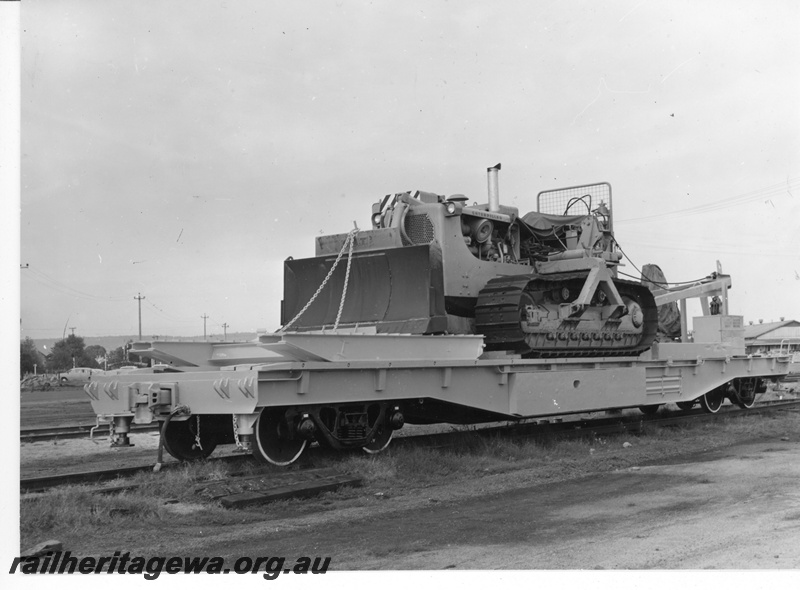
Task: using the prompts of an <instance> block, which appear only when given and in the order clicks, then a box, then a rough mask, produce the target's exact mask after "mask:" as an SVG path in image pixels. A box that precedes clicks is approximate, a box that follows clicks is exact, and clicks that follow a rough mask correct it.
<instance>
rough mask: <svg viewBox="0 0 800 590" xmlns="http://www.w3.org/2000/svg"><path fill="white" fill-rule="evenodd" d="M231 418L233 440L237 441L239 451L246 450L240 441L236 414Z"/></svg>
mask: <svg viewBox="0 0 800 590" xmlns="http://www.w3.org/2000/svg"><path fill="white" fill-rule="evenodd" d="M231 416H232V417H233V440H235V441H236V448H237V450H240V451H241V450H243V449H244V447H243V446H242V443H241V441H240V440H239V421H238V420H237V419H236V414H232V415H231Z"/></svg>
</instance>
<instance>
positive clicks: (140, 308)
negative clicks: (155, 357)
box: [134, 293, 144, 342]
mask: <svg viewBox="0 0 800 590" xmlns="http://www.w3.org/2000/svg"><path fill="white" fill-rule="evenodd" d="M134 299H136V300H138V301H139V342H141V341H142V299H144V297H143V296H142V294H141V293H139V296H138V297H134Z"/></svg>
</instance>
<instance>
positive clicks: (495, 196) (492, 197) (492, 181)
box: [486, 163, 500, 213]
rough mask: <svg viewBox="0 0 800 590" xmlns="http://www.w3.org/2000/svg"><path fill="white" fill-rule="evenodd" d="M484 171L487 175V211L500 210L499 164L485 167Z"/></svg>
mask: <svg viewBox="0 0 800 590" xmlns="http://www.w3.org/2000/svg"><path fill="white" fill-rule="evenodd" d="M486 172H487V173H488V176H489V211H493V212H495V213H497V212H499V211H500V180H499V174H498V172H500V164H499V163H498V164H495V165H494V166H492V167H491V168H487V169H486Z"/></svg>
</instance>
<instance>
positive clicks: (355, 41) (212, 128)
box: [19, 0, 800, 338]
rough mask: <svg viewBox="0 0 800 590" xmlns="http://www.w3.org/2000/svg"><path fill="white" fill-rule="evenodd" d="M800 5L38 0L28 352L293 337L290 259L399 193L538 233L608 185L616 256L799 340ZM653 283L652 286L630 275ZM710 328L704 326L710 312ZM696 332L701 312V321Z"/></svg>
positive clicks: (29, 24)
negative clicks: (704, 283)
mask: <svg viewBox="0 0 800 590" xmlns="http://www.w3.org/2000/svg"><path fill="white" fill-rule="evenodd" d="M798 17H800V4H798V3H797V2H795V1H794V0H786V1H779V0H774V1H770V2H766V3H760V4H758V5H756V4H754V3H752V2H745V1H730V0H726V1H721V0H720V1H708V2H702V3H698V2H690V1H679V0H676V1H672V0H671V1H670V2H656V1H650V2H648V1H641V0H630V1H623V0H620V1H615V2H596V1H586V2H584V1H561V2H559V1H553V2H527V1H516V2H492V3H488V2H485V1H480V2H478V1H475V2H473V1H460V2H445V1H428V2H419V1H403V2H374V3H373V2H363V1H350V0H337V1H330V2H329V1H307V2H297V3H292V2H263V1H243V0H236V1H233V0H227V1H208V0H191V1H188V0H171V1H170V2H162V1H147V0H143V1H139V2H131V1H130V0H126V1H116V0H104V1H103V2H95V1H89V0H57V1H56V0H26V1H25V2H24V3H23V5H22V6H21V21H20V34H19V36H20V41H21V62H20V63H21V82H20V84H21V88H20V90H21V94H20V100H21V144H20V145H21V155H20V172H21V177H20V178H21V187H20V196H19V205H20V212H19V213H20V227H19V251H20V261H19V262H20V265H21V266H24V267H25V268H21V269H20V277H19V281H20V283H19V285H20V318H21V323H20V334H21V336H22V337H25V336H30V337H32V338H50V337H61V336H62V335H63V334H69V333H70V331H71V329H73V328H74V331H75V333H76V334H77V335H80V336H84V337H90V336H108V335H116V334H136V333H137V331H138V305H139V303H140V302H139V301H138V300H137V299H135V297H137V296H139V295H141V296H144V297H145V299H143V300H141V312H142V332H143V337H145V338H149V337H151V336H153V335H160V336H165V335H171V336H194V335H198V334H202V333H203V322H204V320H203V318H202V316H204V315H205V316H208V317H207V330H208V332H209V333H217V334H219V333H221V332H222V330H223V328H222V326H223V324H226V325H227V330H228V331H229V332H236V331H256V330H275V329H277V328H278V327H279V321H280V300H281V298H282V281H283V269H282V261H283V260H285V259H286V258H287V257H289V256H293V257H295V258H302V257H308V256H312V255H313V253H314V238H315V236H318V235H322V234H333V233H343V232H346V231H348V230H349V229H351V228H352V227H353V223H354V222H356V223H357V224H358V225H359V227H361V228H369V227H370V221H369V219H370V212H371V204H372V203H373V202H374V201H376V200H378V199H380V198H381V197H382V196H383V195H385V194H387V193H395V192H400V191H405V190H417V189H419V190H427V191H431V192H435V193H438V194H445V195H450V194H453V193H463V194H465V195H467V196H468V198H469V199H470V201H472V200H475V201H478V202H485V201H486V168H487V167H488V166H491V165H493V164H495V163H497V162H502V165H503V168H502V172H501V176H500V199H501V202H502V203H503V204H504V205H511V206H515V207H518V208H519V209H520V211H521V213H525V212H528V211H531V210H534V209H535V199H536V194H537V193H538V192H539V191H541V190H548V189H554V188H559V187H565V186H571V185H578V184H588V183H594V182H599V181H607V182H609V183H611V185H612V187H613V203H612V205H613V210H614V215H615V229H616V237H617V240H618V241H619V243H620V244H621V245H622V247H623V248H624V250H625V252H626V253H627V255H628V256H630V258H631V260H632V261H633V263H635V264H636V266H638V267H641V266H642V265H643V264H647V263H656V264H658V265H659V266H661V268H662V270H663V271H664V273H665V275H666V277H667V279H668V280H670V281H690V280H694V279H697V278H700V277H704V276H706V275H708V274H710V273H711V272H712V271H714V270H715V269H716V261H717V260H719V261H720V262H721V264H722V268H723V271H724V272H725V273H727V274H730V275H732V280H733V289H732V291H731V293H730V297H731V300H730V311H731V313H733V314H739V315H744V316H745V320H746V321H747V320H752V321H758V319H763V320H764V321H770V320H776V321H777V320H778V319H779V318H780V317H786V318H787V319H800V36H798V35H797V34H796V31H797V25H798V22H800V19H799V18H798ZM623 270H625V271H626V272H629V273H631V274H637V273H636V271H635V269H634V268H633V267H632V266H628V267H627V268H625V269H623ZM691 309H692V308H690V310H691ZM696 310H697V311H696V313H698V314H699V307H697V308H696Z"/></svg>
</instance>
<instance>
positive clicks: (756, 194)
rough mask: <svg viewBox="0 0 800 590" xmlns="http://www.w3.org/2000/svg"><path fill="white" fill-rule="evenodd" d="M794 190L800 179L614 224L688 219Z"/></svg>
mask: <svg viewBox="0 0 800 590" xmlns="http://www.w3.org/2000/svg"><path fill="white" fill-rule="evenodd" d="M792 189H794V190H800V177H794V178H789V179H787V180H786V182H783V183H779V184H774V185H770V186H767V187H764V188H761V189H756V190H752V191H748V192H746V193H742V194H740V195H736V196H733V197H729V198H725V199H720V200H718V201H712V202H710V203H704V204H702V205H696V206H694V207H687V208H685V209H677V210H674V211H666V212H662V213H657V214H653V215H644V216H641V217H632V218H628V219H615V220H614V224H615V225H616V224H625V223H633V222H639V221H648V220H651V219H659V220H663V219H665V218H668V219H674V218H680V217H686V216H689V215H699V214H703V213H709V212H711V211H717V210H719V209H727V208H730V207H736V206H739V205H744V204H746V203H750V202H754V201H759V200H762V199H767V200H769V199H770V197H777V196H779V195H782V194H784V193H787V192H788V193H789V195H791V191H792Z"/></svg>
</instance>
